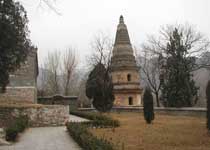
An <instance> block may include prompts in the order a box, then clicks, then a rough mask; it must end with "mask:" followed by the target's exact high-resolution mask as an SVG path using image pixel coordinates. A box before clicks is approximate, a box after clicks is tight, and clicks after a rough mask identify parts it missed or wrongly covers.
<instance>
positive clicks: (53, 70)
mask: <svg viewBox="0 0 210 150" xmlns="http://www.w3.org/2000/svg"><path fill="white" fill-rule="evenodd" d="M60 58H61V57H60V52H59V51H54V52H51V53H50V52H49V53H48V56H47V58H46V61H45V66H46V69H47V70H48V78H47V85H48V88H49V90H50V92H51V94H58V93H59V92H60V90H59V73H60Z"/></svg>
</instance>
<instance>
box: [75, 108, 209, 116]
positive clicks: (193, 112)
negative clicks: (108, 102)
mask: <svg viewBox="0 0 210 150" xmlns="http://www.w3.org/2000/svg"><path fill="white" fill-rule="evenodd" d="M154 109H155V113H158V114H166V115H176V116H179V115H180V116H199V117H206V113H207V109H206V108H195V107H183V108H163V107H155V108H154ZM79 110H80V111H96V110H95V109H94V108H80V109H79ZM111 111H112V112H141V113H142V112H143V107H113V108H112V110H111Z"/></svg>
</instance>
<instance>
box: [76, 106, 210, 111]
mask: <svg viewBox="0 0 210 150" xmlns="http://www.w3.org/2000/svg"><path fill="white" fill-rule="evenodd" d="M154 109H155V110H160V111H161V110H162V111H195V112H196V111H197V112H206V111H207V109H206V108H203V107H181V108H173V107H154ZM78 110H81V111H94V110H96V109H95V108H79V109H78ZM112 110H143V107H126V106H124V107H113V108H112Z"/></svg>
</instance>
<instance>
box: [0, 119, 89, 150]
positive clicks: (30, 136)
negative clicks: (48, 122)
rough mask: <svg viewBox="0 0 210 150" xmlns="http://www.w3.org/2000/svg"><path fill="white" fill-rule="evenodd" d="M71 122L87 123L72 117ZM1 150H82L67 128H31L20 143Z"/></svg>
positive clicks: (0, 148) (1, 147) (21, 138)
mask: <svg viewBox="0 0 210 150" xmlns="http://www.w3.org/2000/svg"><path fill="white" fill-rule="evenodd" d="M70 121H77V122H79V121H87V120H86V119H83V118H80V117H76V116H72V115H70ZM0 150H81V148H80V147H79V146H78V145H77V143H75V142H74V140H73V139H72V138H71V137H70V135H69V134H68V132H67V130H66V128H65V127H41V128H29V129H27V130H26V131H25V132H24V133H23V134H22V135H20V138H19V141H18V142H16V143H15V144H12V145H11V146H0Z"/></svg>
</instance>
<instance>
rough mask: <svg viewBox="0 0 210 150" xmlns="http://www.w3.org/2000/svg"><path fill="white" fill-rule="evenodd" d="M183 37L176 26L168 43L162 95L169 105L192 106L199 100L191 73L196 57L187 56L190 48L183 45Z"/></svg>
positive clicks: (165, 102)
mask: <svg viewBox="0 0 210 150" xmlns="http://www.w3.org/2000/svg"><path fill="white" fill-rule="evenodd" d="M182 38H183V36H182V33H179V31H178V29H176V28H175V29H174V31H173V34H172V36H171V37H170V41H169V42H168V44H167V50H166V51H167V56H166V57H165V58H164V59H165V60H166V61H165V62H166V65H164V66H163V69H164V70H165V71H164V75H163V80H162V83H161V87H162V97H163V100H164V104H165V105H166V106H167V107H191V106H193V105H194V104H195V103H196V100H197V99H196V98H197V90H198V88H197V87H196V86H195V82H194V80H193V78H192V77H193V75H192V73H191V70H192V68H193V67H194V66H193V64H195V58H194V57H186V55H187V53H188V48H187V47H186V46H184V45H183V42H182V41H183V39H182Z"/></svg>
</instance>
